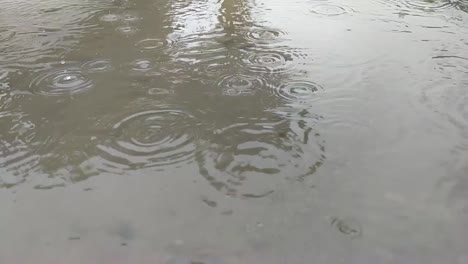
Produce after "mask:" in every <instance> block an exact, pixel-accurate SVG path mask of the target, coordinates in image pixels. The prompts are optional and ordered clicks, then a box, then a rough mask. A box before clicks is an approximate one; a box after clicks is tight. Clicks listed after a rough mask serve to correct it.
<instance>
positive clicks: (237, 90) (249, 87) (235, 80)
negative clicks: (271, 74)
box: [216, 74, 266, 96]
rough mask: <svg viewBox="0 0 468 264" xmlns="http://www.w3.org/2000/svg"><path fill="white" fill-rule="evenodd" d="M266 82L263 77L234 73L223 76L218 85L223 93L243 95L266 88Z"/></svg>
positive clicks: (252, 93)
mask: <svg viewBox="0 0 468 264" xmlns="http://www.w3.org/2000/svg"><path fill="white" fill-rule="evenodd" d="M265 83H266V82H265V80H264V79H262V78H261V77H257V76H249V75H243V74H233V75H227V76H224V77H223V78H221V80H220V81H218V82H217V84H216V86H217V87H219V88H221V89H222V94H223V95H227V96H243V95H254V94H255V93H256V92H257V90H259V89H264V87H265Z"/></svg>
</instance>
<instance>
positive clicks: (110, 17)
mask: <svg viewBox="0 0 468 264" xmlns="http://www.w3.org/2000/svg"><path fill="white" fill-rule="evenodd" d="M99 20H100V21H102V22H117V21H119V20H120V16H119V15H118V14H113V13H108V14H104V15H102V16H100V17H99Z"/></svg>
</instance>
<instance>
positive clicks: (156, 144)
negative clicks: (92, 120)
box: [98, 108, 196, 170]
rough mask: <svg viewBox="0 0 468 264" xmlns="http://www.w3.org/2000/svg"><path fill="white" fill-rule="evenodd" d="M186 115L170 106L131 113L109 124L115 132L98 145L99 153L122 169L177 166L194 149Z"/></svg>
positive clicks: (190, 155) (193, 122)
mask: <svg viewBox="0 0 468 264" xmlns="http://www.w3.org/2000/svg"><path fill="white" fill-rule="evenodd" d="M195 124H196V122H195V120H194V118H193V116H191V115H190V114H188V113H186V112H184V111H181V110H177V109H172V108H163V109H157V110H146V111H140V112H136V113H133V114H131V115H129V116H127V117H125V118H123V119H122V120H120V121H118V122H117V123H116V124H115V125H114V126H113V127H112V130H113V134H115V135H117V136H116V137H115V138H114V139H112V140H110V141H109V142H104V143H102V144H100V145H98V149H99V150H100V153H101V156H102V157H103V158H104V159H106V160H108V161H109V162H111V163H113V164H116V165H117V166H119V167H123V168H124V169H126V170H136V169H140V168H148V167H161V166H169V165H174V166H176V165H181V164H183V163H186V162H189V161H190V160H191V159H192V157H193V155H194V152H195V145H194V143H193V139H194V136H193V134H192V133H191V132H193V129H194V125H195Z"/></svg>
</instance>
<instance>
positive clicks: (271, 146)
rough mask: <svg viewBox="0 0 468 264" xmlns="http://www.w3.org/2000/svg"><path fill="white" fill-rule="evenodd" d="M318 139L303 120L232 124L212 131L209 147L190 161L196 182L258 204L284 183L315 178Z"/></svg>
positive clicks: (320, 152)
mask: <svg viewBox="0 0 468 264" xmlns="http://www.w3.org/2000/svg"><path fill="white" fill-rule="evenodd" d="M318 138H319V134H318V133H317V132H316V131H315V130H314V129H313V128H312V127H309V126H308V124H307V122H306V121H304V120H301V121H299V122H297V123H296V122H295V121H294V122H290V121H287V120H286V119H282V118H280V117H276V118H238V120H237V122H232V124H230V125H227V126H225V127H222V128H220V129H214V131H213V135H212V136H211V144H210V146H209V147H208V148H207V149H205V150H203V151H200V152H198V153H197V155H196V161H197V163H198V165H199V168H200V174H201V176H203V177H204V178H205V180H207V181H208V183H209V184H210V185H211V186H212V187H214V188H215V189H217V190H218V191H220V192H222V193H224V194H226V195H230V196H233V197H244V198H264V197H267V196H268V194H271V193H272V192H274V190H275V189H276V188H278V186H280V185H281V182H282V181H284V180H293V181H304V180H305V179H306V177H308V176H310V175H312V174H314V173H315V171H316V170H317V169H318V168H319V167H320V166H321V164H322V162H323V160H324V153H323V151H324V148H323V145H322V142H320V140H319V139H318ZM234 142H235V143H234Z"/></svg>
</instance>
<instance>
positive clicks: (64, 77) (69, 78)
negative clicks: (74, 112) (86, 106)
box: [29, 67, 93, 96]
mask: <svg viewBox="0 0 468 264" xmlns="http://www.w3.org/2000/svg"><path fill="white" fill-rule="evenodd" d="M92 87H93V82H92V81H91V80H90V79H88V77H87V76H86V75H85V74H84V73H83V72H82V69H81V68H80V67H69V68H62V69H55V70H52V71H46V72H44V73H42V74H40V75H38V76H37V77H36V78H35V79H34V80H33V81H32V82H31V83H30V84H29V88H30V89H31V91H33V92H35V93H37V94H41V95H47V96H60V95H74V94H79V93H83V92H86V91H88V90H89V89H91V88H92Z"/></svg>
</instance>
